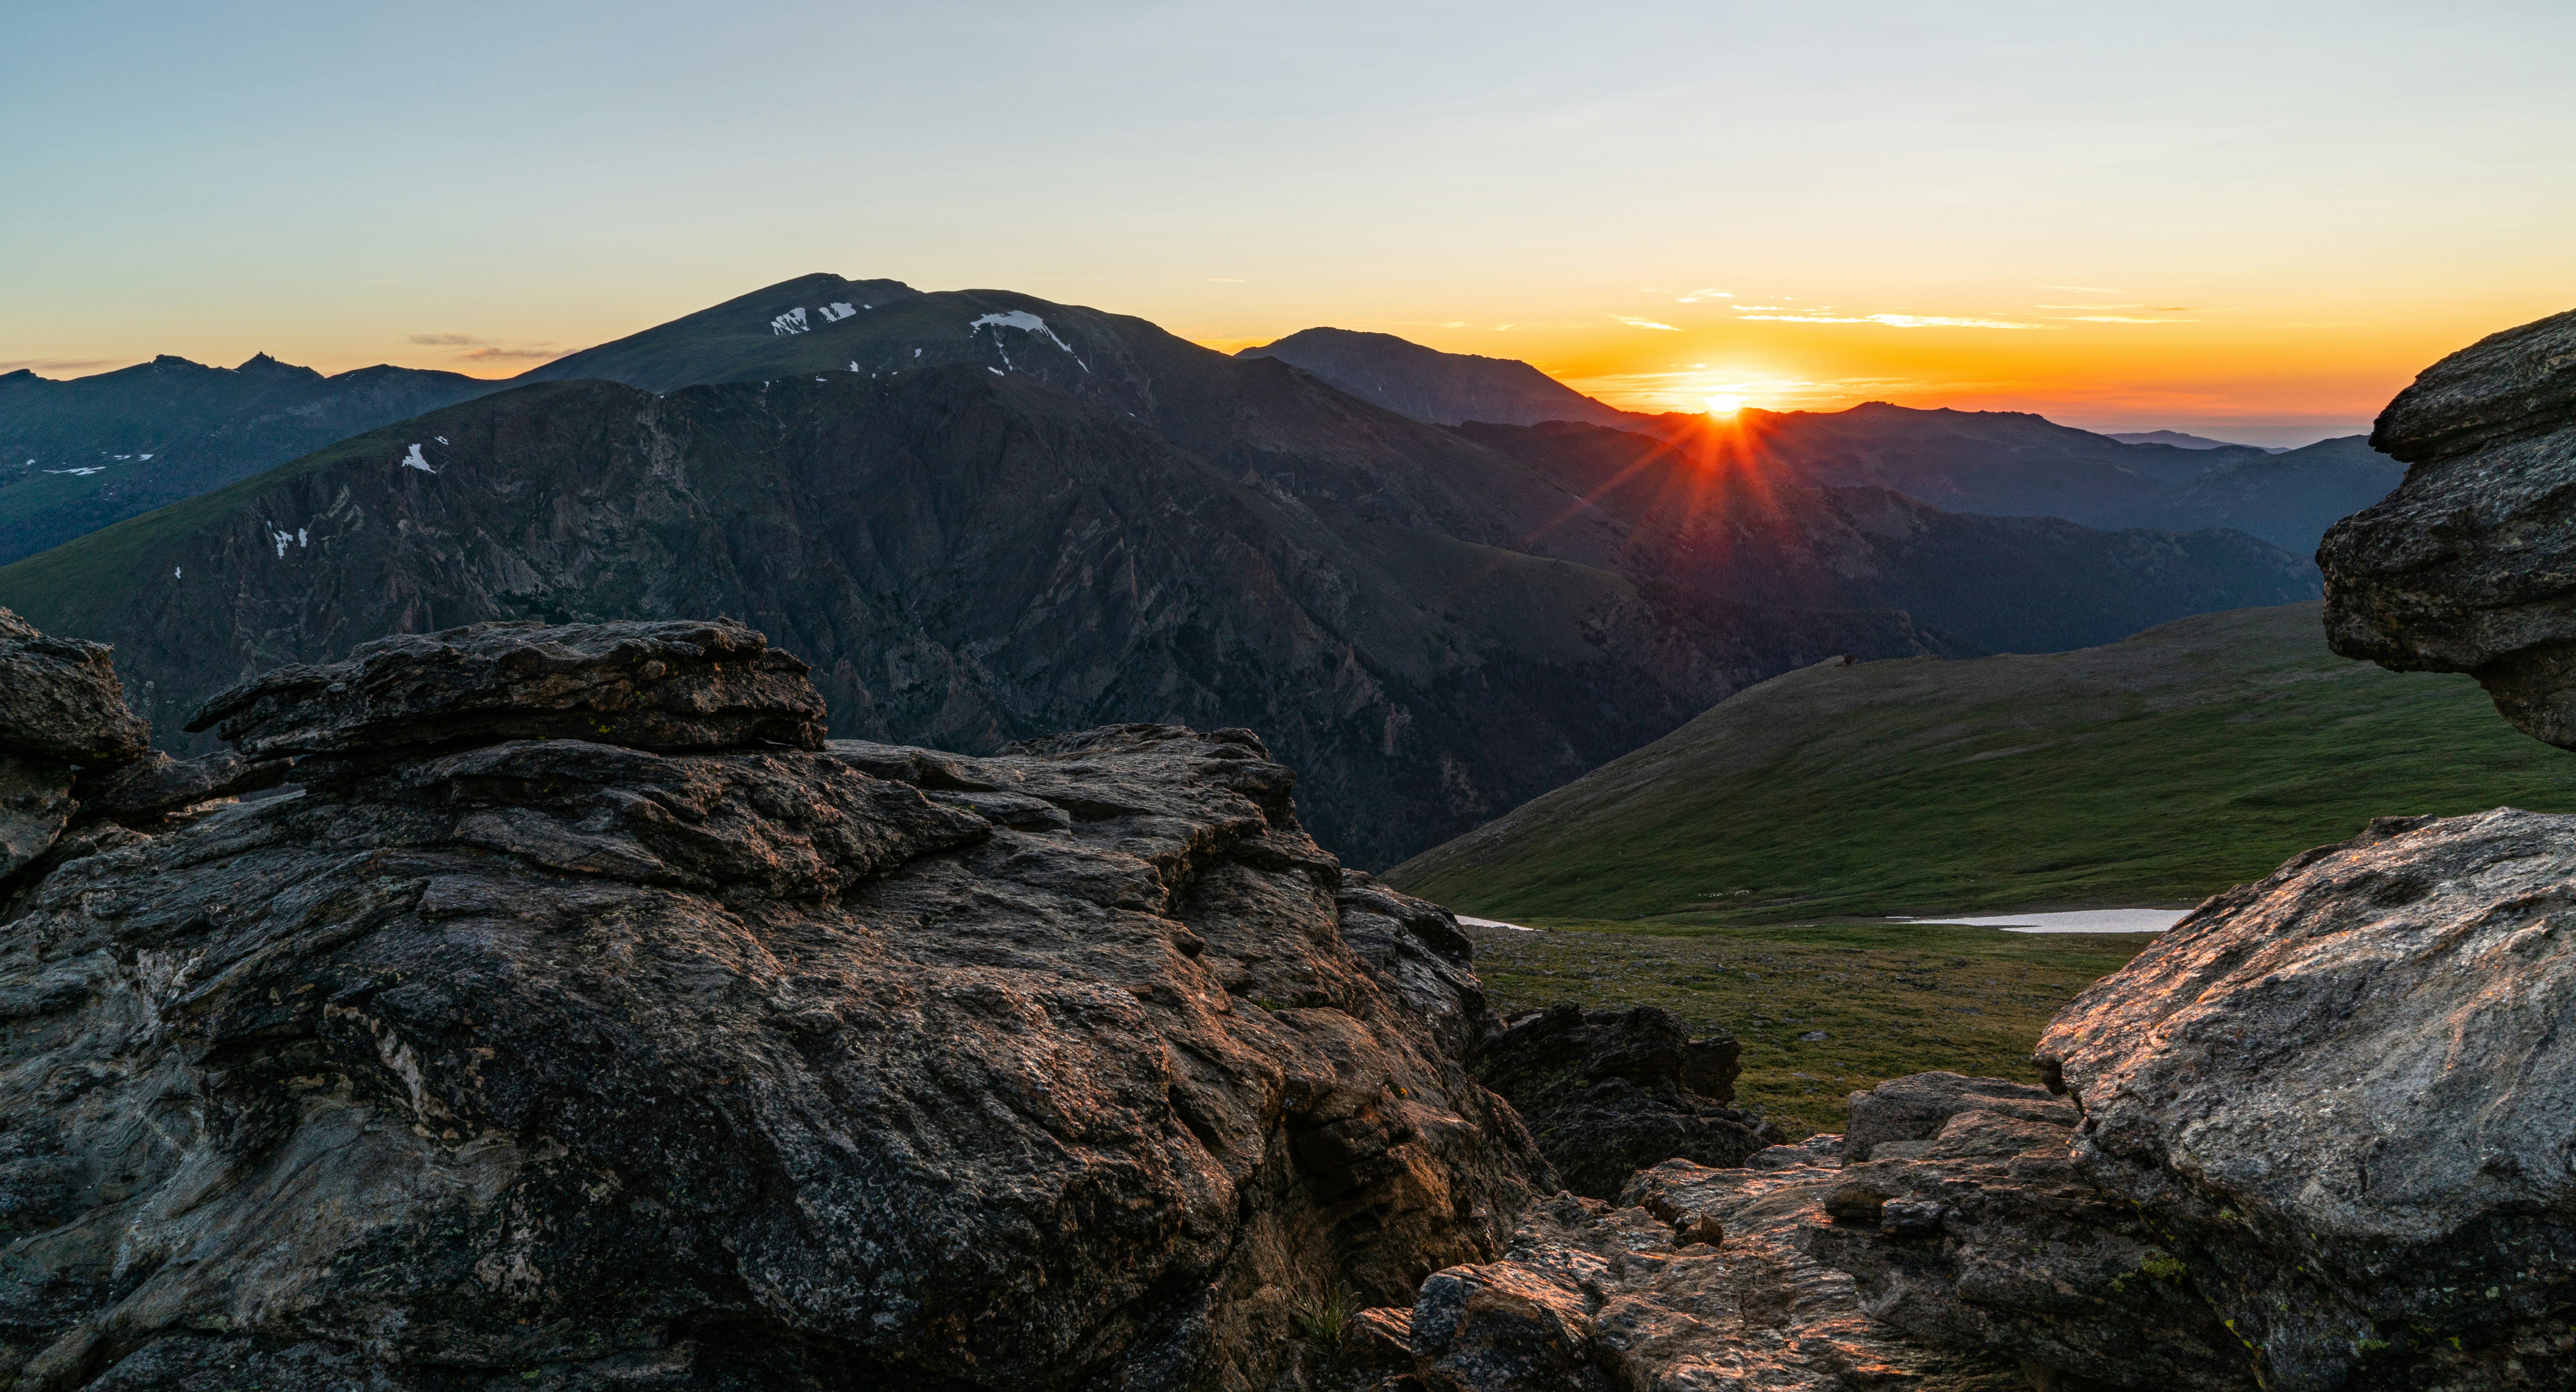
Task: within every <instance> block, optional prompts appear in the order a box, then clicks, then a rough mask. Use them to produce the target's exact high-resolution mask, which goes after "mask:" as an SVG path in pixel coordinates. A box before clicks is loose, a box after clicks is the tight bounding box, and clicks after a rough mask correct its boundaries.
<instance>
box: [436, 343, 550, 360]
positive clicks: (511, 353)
mask: <svg viewBox="0 0 2576 1392" xmlns="http://www.w3.org/2000/svg"><path fill="white" fill-rule="evenodd" d="M456 356H457V357H458V358H459V359H461V360H463V361H465V362H490V361H493V360H495V359H501V358H517V359H528V358H560V357H562V356H563V350H562V349H561V348H557V347H555V346H554V345H552V344H546V345H543V346H541V347H536V348H477V349H474V350H473V351H472V352H468V353H459V354H457V355H456Z"/></svg>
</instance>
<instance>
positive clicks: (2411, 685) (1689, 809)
mask: <svg viewBox="0 0 2576 1392" xmlns="http://www.w3.org/2000/svg"><path fill="white" fill-rule="evenodd" d="M2499 805H2505V806H2515V807H2524V808H2529V809H2533V810H2537V811H2564V810H2576V787H2571V786H2570V785H2569V784H2568V783H2567V781H2566V777H2565V773H2564V770H2563V768H2562V767H2561V764H2560V756H2559V754H2558V752H2557V751H2555V750H2552V749H2550V748H2549V747H2547V746H2545V745H2542V744H2539V743H2537V742H2535V741H2532V740H2530V739H2526V738H2523V737H2522V736H2520V735H2518V734H2516V733H2515V732H2514V731H2513V730H2512V729H2511V728H2510V727H2508V726H2506V725H2505V724H2504V723H2503V722H2501V721H2499V720H2497V719H2496V718H2495V710H2494V707H2493V705H2492V704H2491V703H2490V702H2489V700H2488V699H2487V697H2486V696H2485V694H2484V693H2482V692H2480V691H2479V690H2478V688H2477V685H2476V683H2474V682H2472V681H2471V680H2469V679H2468V678H2467V677H2464V676H2445V675H2436V674H2429V673H2397V672H2387V671H2382V670H2380V669H2378V668H2374V667H2368V666H2364V665H2361V664H2358V663H2353V662H2349V661H2347V660H2345V659H2342V658H2339V657H2337V656H2335V655H2334V654H2333V653H2332V652H2330V651H2329V650H2328V649H2327V647H2326V642H2325V634H2324V631H2323V628H2322V625H2321V624H2320V622H2319V607H2318V606H2317V605H2314V604H2300V605H2285V606H2280V607H2277V608H2269V609H2254V610H2245V611H2239V612H2235V613H2225V614H2212V615H2207V616H2203V617H2200V618H2194V619H2186V620H2182V621H2180V622H2176V623H2172V624H2167V625H2164V626H2161V627H2159V628H2156V629H2152V630H2149V631H2147V632H2145V633H2141V634H2139V635H2137V636H2136V637H2134V638H2131V639H2128V640H2126V641H2123V642H2119V643H2114V644H2110V645H2107V646H2103V647H2097V648H2090V649H2084V650H2080V651H2072V652H2064V653H2056V654H2048V655H2037V656H1994V657H1981V658H1975V659H1972V660H1968V661H1959V662H1927V661H1896V662H1864V663H1859V664H1856V665H1843V664H1840V663H1830V664H1824V665H1820V666H1817V667H1812V668H1808V669H1805V670H1803V671H1799V672H1793V673H1790V674H1788V675H1786V676H1782V677H1779V678H1776V679H1774V680H1772V681H1770V682H1767V683H1764V684H1763V685H1761V686H1758V687H1755V688H1753V689H1752V690H1749V691H1746V692H1743V693H1740V694H1739V695H1737V696H1735V697H1733V698H1731V699H1729V700H1727V701H1725V702H1723V703H1721V704H1719V705H1718V706H1716V707H1715V708H1713V709H1711V710H1710V711H1708V712H1707V713H1706V714H1704V715H1702V716H1700V717H1698V718H1697V719H1695V720H1693V721H1691V722H1690V723H1689V724H1687V725H1685V726H1683V727H1682V728H1681V729H1679V730H1676V731H1674V732H1673V733H1672V734H1671V735H1668V736H1666V737H1665V738H1663V739H1661V740H1659V741H1657V742H1655V743H1654V744H1651V745H1648V746H1646V747H1645V748H1643V749H1640V750H1638V751H1636V752H1635V753H1633V754H1630V755H1627V756H1625V757H1623V758H1621V759H1618V760H1615V761H1613V762H1611V763H1610V764H1608V765H1605V766H1604V767H1602V768H1601V769H1599V770H1597V771H1595V772H1594V773H1591V774H1589V775H1586V776H1585V777H1584V778H1582V779H1579V780H1577V781H1575V782H1574V783H1571V784H1569V785H1567V786H1566V787H1563V788H1560V789H1558V790H1556V791H1555V792H1553V793H1550V794H1548V795H1547V796H1545V797H1543V798H1540V799H1537V800H1535V801H1533V802H1531V803H1530V804H1528V805H1526V806H1523V807H1521V808H1518V809H1516V810H1514V811H1513V812H1511V813H1510V814H1508V815H1506V816H1504V817H1501V818H1498V819H1496V820H1495V821H1493V822H1491V823H1489V824H1487V825H1485V826H1483V827H1479V828H1478V829H1477V830H1475V831H1474V832H1471V833H1469V834H1468V835H1466V836H1462V837H1460V838H1458V839H1456V840H1454V841H1451V842H1449V843H1447V844H1445V845H1443V846H1440V847H1437V848H1435V849H1433V850H1431V851H1428V852H1425V853H1424V854H1422V855H1420V856H1418V857H1415V858H1414V859H1412V860H1410V861H1408V862H1406V863H1405V864H1403V865H1400V866H1397V867H1396V868H1394V869H1393V870H1390V871H1389V872H1387V874H1388V878H1389V879H1390V880H1391V881H1393V882H1394V883H1397V884H1400V885H1402V886H1404V887H1405V888H1406V889H1408V890H1410V891H1412V892H1414V893H1418V894H1425V895H1429V896H1431V897H1433V898H1437V899H1440V900H1441V901H1442V902H1444V903H1449V904H1452V905H1454V906H1456V907H1457V908H1458V910H1459V911H1460V912H1462V913H1472V914H1478V915H1481V916H1485V917H1490V918H1497V919H1503V920H1507V921H1510V922H1515V923H1531V924H1542V925H1544V924H1554V923H1558V922H1575V921H1589V922H1598V921H1604V920H1617V921H1620V922H1625V923H1632V924H1637V925H1641V926H1651V927H1656V928H1659V929H1669V930H1676V931H1679V930H1692V929H1700V928H1715V927H1722V926H1728V925H1740V924H1758V923H1788V922H1817V921H1835V920H1844V921H1849V920H1854V919H1864V918H1866V919H1882V918H1884V917H1886V916H1889V915H1898V914H1903V915H1909V916H1922V915H1928V914H1955V913H1965V912H1970V911H1984V912H1990V913H1991V912H2002V911H2007V910H2028V909H2047V908H2084V907H2096V906H2100V907H2118V906H2127V905H2148V904H2162V905H2170V906H2173V907H2177V908H2179V907H2187V906H2189V905H2191V904H2193V903H2196V902H2198V901H2199V900H2201V899H2202V898H2204V897H2206V896H2208V895H2211V894H2214V893H2217V892H2218V891H2220V890H2223V889H2226V888H2227V887H2228V886H2230V885H2233V884H2237V883H2241V882H2244V881H2248V880H2252V879H2256V878H2259V877H2260V876H2261V875H2262V874H2264V873H2265V872H2267V871H2269V870H2270V869H2271V868H2272V867H2273V866H2275V865H2277V864H2279V863H2280V862H2281V861H2282V860H2284V859H2286V858H2287V857H2289V856H2291V855H2295V854H2297V853H2298V852H2300V851H2304V850H2307V849H2309V848H2310V847H2313V846H2319V845H2325V844H2329V843H2332V842H2336V841H2340V840H2343V839H2345V838H2347V837H2349V836H2352V835H2354V834H2355V833H2357V832H2358V831H2360V830H2361V828H2362V826H2363V825H2364V824H2365V823H2367V822H2368V821H2369V820H2370V819H2371V818H2373V817H2379V816H2391V815H2400V814H2404V815H2414V814H2439V815H2444V816H2451V815H2457V814H2460V813H2464V812H2473V811H2480V810H2483V809H2486V808H2490V807H2495V806H2499ZM1909 931H1911V930H1909Z"/></svg>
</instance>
